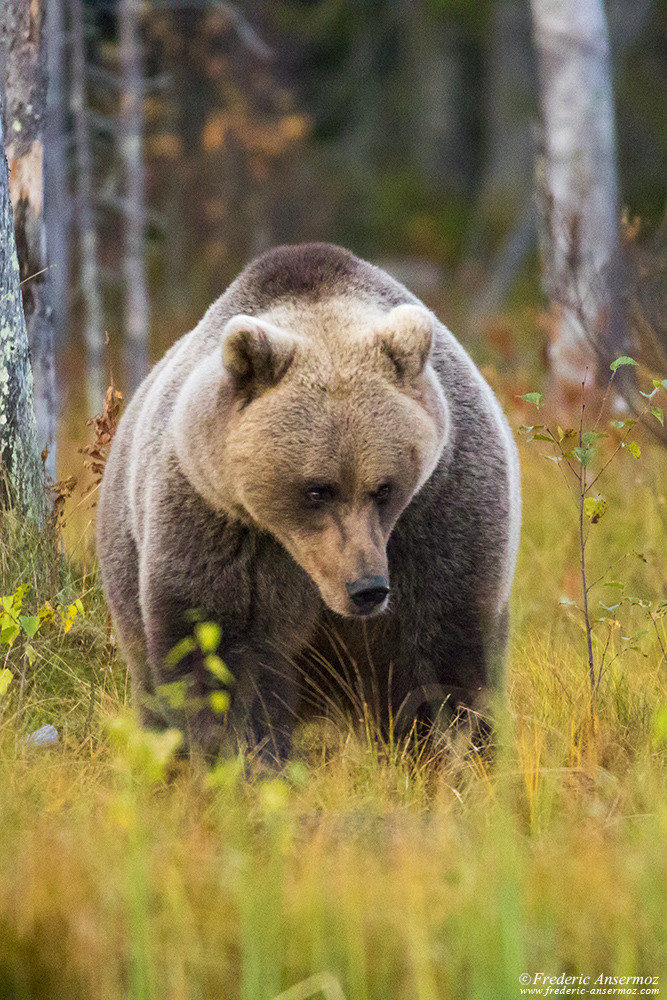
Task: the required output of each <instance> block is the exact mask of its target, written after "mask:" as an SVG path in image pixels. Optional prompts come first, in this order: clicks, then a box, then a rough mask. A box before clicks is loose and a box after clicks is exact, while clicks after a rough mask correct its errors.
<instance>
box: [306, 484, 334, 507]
mask: <svg viewBox="0 0 667 1000" xmlns="http://www.w3.org/2000/svg"><path fill="white" fill-rule="evenodd" d="M333 495H334V490H333V486H309V487H308V488H307V489H306V500H307V501H308V504H309V506H310V507H323V506H324V504H325V503H329V501H330V500H333Z"/></svg>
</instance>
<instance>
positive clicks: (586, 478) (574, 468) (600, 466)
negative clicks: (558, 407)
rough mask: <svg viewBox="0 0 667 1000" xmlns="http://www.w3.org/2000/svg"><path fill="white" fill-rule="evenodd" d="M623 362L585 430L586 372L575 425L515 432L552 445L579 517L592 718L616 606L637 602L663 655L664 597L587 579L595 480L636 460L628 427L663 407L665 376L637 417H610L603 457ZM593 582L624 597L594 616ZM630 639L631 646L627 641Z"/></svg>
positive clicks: (529, 397)
mask: <svg viewBox="0 0 667 1000" xmlns="http://www.w3.org/2000/svg"><path fill="white" fill-rule="evenodd" d="M626 365H633V366H636V365H637V362H636V361H635V360H634V359H633V358H630V357H627V356H623V357H619V358H616V360H615V361H613V362H612V363H611V365H610V370H611V376H610V378H609V381H608V384H607V388H606V391H605V394H604V397H603V399H602V402H601V405H600V410H599V413H598V416H597V418H596V420H595V421H594V423H593V426H592V427H590V428H586V426H585V418H586V410H587V401H586V375H587V372H586V373H585V374H584V378H583V380H582V383H581V409H580V414H579V426H578V427H577V428H573V427H569V428H566V429H564V428H562V427H560V426H557V427H555V428H554V427H552V426H549V425H548V424H533V425H531V426H522V427H520V428H519V430H520V432H521V433H523V434H525V435H526V437H527V440H528V441H545V442H547V443H548V444H550V445H551V447H552V451H553V454H551V455H548V456H547V458H549V459H550V460H551V461H553V462H555V463H556V464H557V465H558V466H559V468H561V469H562V470H563V474H564V475H565V478H566V482H567V485H568V489H569V490H570V494H571V496H572V497H573V500H574V502H575V505H576V510H577V517H578V549H579V570H580V574H581V588H582V606H581V607H579V606H578V605H576V603H575V602H572V603H573V604H574V606H575V607H576V608H577V609H578V610H579V612H580V613H581V614H582V616H583V622H584V631H585V635H586V650H587V662H588V678H589V683H590V693H591V710H592V714H593V716H594V714H595V701H596V698H597V693H598V689H599V686H600V681H601V679H602V676H603V674H604V671H605V667H606V666H607V657H608V653H609V647H610V642H611V637H612V634H613V632H614V630H615V629H617V628H619V627H620V622H619V621H618V619H617V617H616V612H617V611H618V609H619V608H620V607H621V604H623V603H626V604H628V605H634V606H639V607H641V608H643V609H644V610H645V611H646V612H647V614H648V617H649V618H650V620H651V622H652V623H653V626H654V629H655V633H656V635H657V638H658V642H659V644H660V647H661V649H662V652H663V657H664V656H665V644H664V640H663V636H662V634H661V632H660V629H659V627H658V621H660V620H661V619H662V618H663V617H664V616H665V614H667V601H662V602H659V603H658V604H656V605H655V606H654V605H653V604H652V602H647V601H643V600H641V599H639V598H634V597H629V596H627V595H625V593H624V591H625V585H624V584H623V583H620V582H618V581H615V580H607V579H605V577H606V574H604V575H603V576H602V577H600V578H598V579H596V580H593V581H592V582H591V581H590V579H589V564H588V559H587V546H588V542H589V539H590V532H591V529H592V527H593V526H594V525H596V524H598V523H599V522H600V521H601V519H602V518H603V517H604V516H605V514H606V513H607V510H608V503H607V500H606V498H605V497H604V496H602V495H601V494H600V493H599V490H598V489H596V487H597V486H598V483H599V481H600V479H601V478H602V476H603V475H604V473H605V472H606V471H607V469H608V468H609V466H610V465H611V464H612V462H614V460H615V459H616V458H617V456H618V455H619V454H620V453H621V451H622V450H625V451H626V452H627V453H628V454H629V455H631V456H632V458H633V459H635V460H637V459H639V457H640V455H641V448H640V445H639V443H638V442H637V441H636V440H634V438H633V437H632V433H633V428H634V427H636V426H637V425H638V423H639V422H640V421H641V420H643V419H645V418H648V417H649V415H650V416H651V417H652V418H654V419H655V420H657V421H658V422H659V423H660V425H661V426H664V414H663V410H662V407H660V406H658V405H657V402H658V400H659V399H660V397H661V394H662V393H664V391H665V390H666V389H667V379H662V380H658V379H654V380H653V387H652V389H651V390H650V391H649V392H641V395H642V396H643V397H644V398H645V399H646V404H645V407H644V409H643V411H642V412H641V413H640V414H638V419H636V420H635V419H625V420H610V421H609V427H610V430H612V431H614V432H615V433H616V434H617V442H616V447H615V448H613V449H612V451H611V454H610V455H608V456H605V455H604V454H603V453H602V451H601V448H600V443H601V441H602V440H603V439H604V438H608V437H609V433H607V432H606V431H601V430H599V426H600V422H601V419H602V415H603V413H604V409H605V405H606V403H607V400H608V398H609V394H610V392H611V389H612V386H613V382H614V376H615V375H616V372H617V371H618V370H619V368H622V367H624V366H626ZM520 398H521V399H523V400H524V401H525V402H527V403H530V404H531V405H532V406H535V407H536V409H537V410H539V409H540V408H541V406H542V402H543V397H542V395H541V393H538V392H529V393H525V394H524V395H523V396H521V397H520ZM635 554H636V555H637V556H638V557H639V558H642V559H643V556H642V555H641V553H635ZM598 585H604V586H606V587H610V588H613V589H616V590H618V591H620V593H621V594H622V595H623V596H621V597H620V599H619V600H618V602H617V603H608V604H604V603H603V602H602V601H601V602H600V607H601V609H602V611H603V612H604V613H603V614H601V615H599V616H598V617H597V618H594V615H593V613H592V611H591V606H590V601H589V598H590V594H591V591H592V590H593V588H594V587H596V586H598ZM607 600H608V599H607ZM567 603H570V602H567ZM597 623H604V624H605V625H606V627H607V637H606V642H605V644H604V647H603V649H602V653H601V656H600V657H599V661H598V664H597V668H596V664H595V658H594V655H593V647H594V645H595V644H596V642H597V637H596V635H595V626H596V624H597ZM642 634H644V633H639V634H637V635H634V636H628V637H625V638H626V639H627V641H628V642H629V643H630V646H629V648H635V649H637V648H638V647H637V646H636V641H637V640H638V639H639V638H640V637H641V635H642ZM633 643H634V645H632V644H633Z"/></svg>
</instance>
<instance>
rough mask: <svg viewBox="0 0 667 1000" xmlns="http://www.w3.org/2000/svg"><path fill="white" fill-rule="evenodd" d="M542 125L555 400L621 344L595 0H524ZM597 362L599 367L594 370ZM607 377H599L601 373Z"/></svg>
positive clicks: (614, 209)
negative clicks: (553, 310) (528, 7)
mask: <svg viewBox="0 0 667 1000" xmlns="http://www.w3.org/2000/svg"><path fill="white" fill-rule="evenodd" d="M531 6H532V15H533V32H534V38H535V45H536V49H537V57H538V71H539V76H540V90H541V94H540V96H541V105H542V116H543V125H544V140H543V141H544V155H543V158H542V162H541V173H542V177H541V178H538V184H541V186H542V188H543V197H542V224H543V227H544V233H543V244H544V246H543V251H544V253H543V257H544V283H545V290H546V292H547V294H548V295H549V296H550V297H551V299H552V301H553V302H554V303H556V305H557V307H558V308H557V314H558V322H557V326H556V329H555V331H554V336H553V340H552V343H551V345H550V351H549V357H550V364H551V369H552V375H553V379H554V384H555V389H556V395H557V397H558V398H559V399H561V400H563V401H565V400H567V399H568V398H571V397H572V396H573V394H574V393H578V391H579V388H580V385H581V381H582V379H583V376H584V371H585V369H586V367H588V369H589V372H590V373H591V374H592V376H593V379H594V378H595V374H596V372H599V374H600V375H602V369H603V367H606V365H604V362H606V361H608V359H609V357H613V356H614V354H615V353H617V350H618V349H619V348H620V347H621V345H622V341H623V329H622V327H623V324H622V320H621V317H622V310H621V302H620V298H619V295H618V291H617V287H614V286H615V285H617V282H616V281H615V279H614V277H613V275H612V271H613V269H614V267H615V266H616V265H617V263H618V256H619V240H618V180H617V168H616V136H615V126H614V107H613V96H612V83H611V67H610V56H609V39H608V32H607V23H606V19H605V12H604V7H603V2H602V0H531ZM601 362H602V364H601ZM607 373H608V370H607Z"/></svg>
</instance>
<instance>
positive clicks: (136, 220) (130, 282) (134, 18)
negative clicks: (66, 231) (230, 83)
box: [118, 0, 149, 395]
mask: <svg viewBox="0 0 667 1000" xmlns="http://www.w3.org/2000/svg"><path fill="white" fill-rule="evenodd" d="M138 13H139V3H138V0H120V2H119V7H118V16H119V25H118V29H119V42H120V62H121V73H122V78H123V91H122V94H121V113H120V146H121V157H122V160H123V165H124V174H125V195H126V196H125V220H124V224H125V249H124V271H125V378H126V386H127V392H128V395H130V394H131V393H132V392H133V391H134V390H135V389H136V388H137V386H138V385H139V383H140V382H141V380H142V379H143V378H144V376H145V375H146V372H147V371H148V323H149V319H148V291H147V289H146V268H145V245H144V228H145V209H144V164H143V141H142V135H143V80H142V66H141V48H140V39H139V24H138Z"/></svg>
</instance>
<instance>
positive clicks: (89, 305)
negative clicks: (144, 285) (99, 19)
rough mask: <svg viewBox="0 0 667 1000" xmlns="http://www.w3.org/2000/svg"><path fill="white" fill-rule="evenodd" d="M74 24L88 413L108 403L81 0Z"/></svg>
mask: <svg viewBox="0 0 667 1000" xmlns="http://www.w3.org/2000/svg"><path fill="white" fill-rule="evenodd" d="M70 14H71V26H72V111H73V114H74V134H75V138H76V219H77V226H78V230H79V253H80V255H81V288H82V292H83V299H84V303H85V307H86V322H85V326H84V339H85V343H86V403H87V407H88V413H90V414H91V415H92V414H94V413H98V412H99V411H100V410H101V409H102V406H103V404H104V394H105V392H106V378H105V373H104V342H105V337H104V314H103V310H102V296H101V292H100V280H99V269H98V265H97V231H96V229H95V214H94V210H93V162H92V155H91V149H90V134H89V131H88V117H87V113H86V38H85V30H84V11H83V4H82V2H81V0H70Z"/></svg>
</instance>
